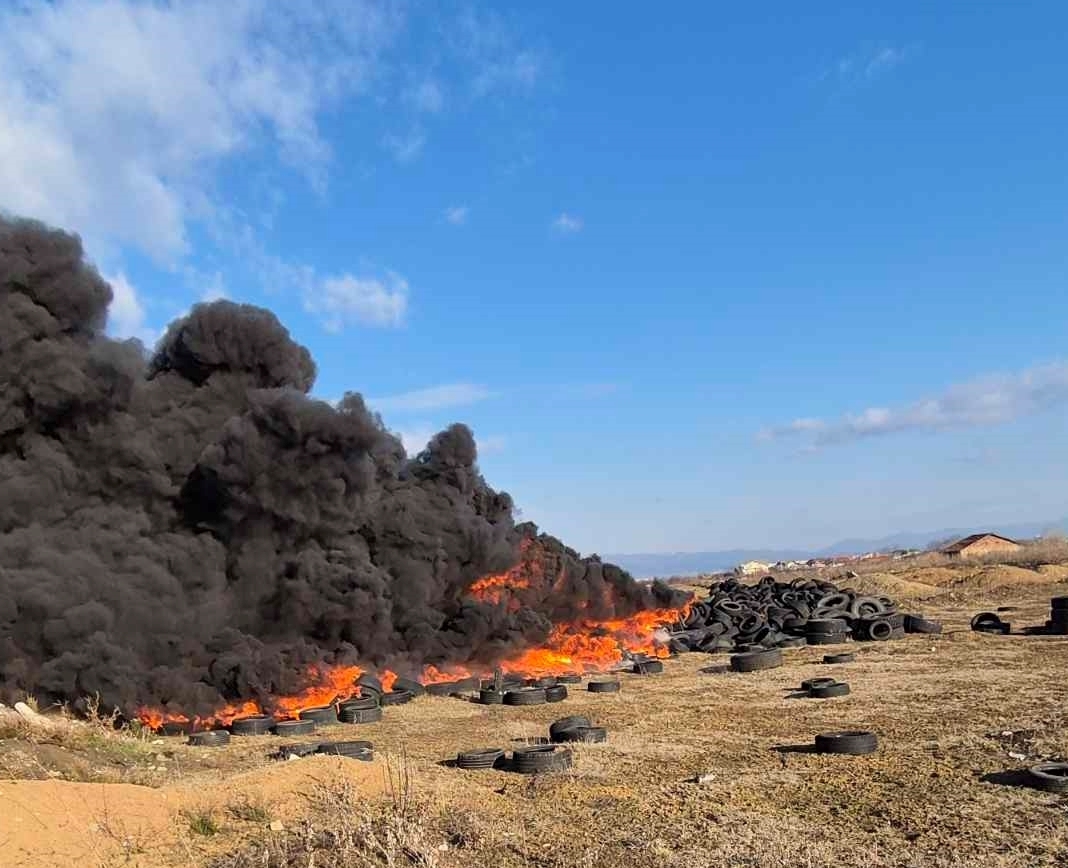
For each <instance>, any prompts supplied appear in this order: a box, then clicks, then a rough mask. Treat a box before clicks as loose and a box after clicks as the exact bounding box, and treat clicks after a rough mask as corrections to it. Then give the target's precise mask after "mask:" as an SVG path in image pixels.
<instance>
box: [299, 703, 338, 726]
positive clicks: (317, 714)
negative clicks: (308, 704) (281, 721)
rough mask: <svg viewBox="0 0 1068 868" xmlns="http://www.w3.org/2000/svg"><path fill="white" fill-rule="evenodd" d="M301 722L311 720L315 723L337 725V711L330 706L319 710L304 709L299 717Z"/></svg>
mask: <svg viewBox="0 0 1068 868" xmlns="http://www.w3.org/2000/svg"><path fill="white" fill-rule="evenodd" d="M298 716H299V717H300V719H301V720H313V721H315V722H316V723H323V724H331V723H337V710H336V709H335V708H334V706H332V705H324V706H321V707H319V708H305V709H304V710H303V711H302V712H301V713H300V714H299V715H298Z"/></svg>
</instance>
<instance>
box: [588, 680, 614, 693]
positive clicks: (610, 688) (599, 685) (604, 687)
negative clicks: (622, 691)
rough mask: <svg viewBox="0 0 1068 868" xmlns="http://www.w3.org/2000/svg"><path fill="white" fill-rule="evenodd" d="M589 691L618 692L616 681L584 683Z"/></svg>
mask: <svg viewBox="0 0 1068 868" xmlns="http://www.w3.org/2000/svg"><path fill="white" fill-rule="evenodd" d="M586 689H587V690H588V691H589V692H590V693H619V682H618V681H591V682H590V683H589V684H587V685H586Z"/></svg>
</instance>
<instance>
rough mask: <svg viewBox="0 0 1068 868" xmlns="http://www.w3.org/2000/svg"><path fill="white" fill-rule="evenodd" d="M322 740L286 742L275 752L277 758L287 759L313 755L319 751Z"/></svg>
mask: <svg viewBox="0 0 1068 868" xmlns="http://www.w3.org/2000/svg"><path fill="white" fill-rule="evenodd" d="M321 743H322V742H318V741H305V742H298V743H297V744H284V745H282V746H281V747H280V748H278V750H277V751H276V752H275V754H274V756H275V759H280V760H287V759H292V758H293V757H301V756H311V755H312V754H313V753H318V751H319V746H320V744H321Z"/></svg>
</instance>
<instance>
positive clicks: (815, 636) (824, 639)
mask: <svg viewBox="0 0 1068 868" xmlns="http://www.w3.org/2000/svg"><path fill="white" fill-rule="evenodd" d="M805 641H806V642H807V643H808V644H809V645H844V644H845V643H846V642H848V641H849V634H848V633H809V634H808V635H807V636H806V637H805Z"/></svg>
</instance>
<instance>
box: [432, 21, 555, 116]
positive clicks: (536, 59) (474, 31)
mask: <svg viewBox="0 0 1068 868" xmlns="http://www.w3.org/2000/svg"><path fill="white" fill-rule="evenodd" d="M449 36H450V43H451V46H452V48H453V50H454V51H455V52H456V54H457V55H458V56H459V57H460V58H461V59H463V60H465V61H466V62H467V63H468V64H469V65H470V67H471V70H472V79H471V89H472V91H473V93H474V95H475V96H476V97H482V96H487V95H488V94H491V93H493V92H494V91H499V90H506V89H517V88H518V89H521V90H527V89H530V88H531V87H533V86H534V84H535V83H536V82H537V81H538V79H539V78H540V77H541V74H542V69H543V67H544V60H543V58H542V55H541V54H540V53H538V52H536V51H534V50H532V49H530V48H527V47H521V46H520V45H519V44H518V43H517V41H516V36H515V34H514V32H513V31H512V29H511V28H510V27H509V26H508V25H507V24H506V23H505V21H504V19H503V18H502V17H501V16H500V15H498V14H496V13H493V12H479V11H476V10H475V9H473V8H471V7H469V8H468V9H467V10H466V11H465V12H464V14H463V15H461V16H460V18H459V20H458V22H457V24H456V26H455V27H453V28H452V29H451V32H450V34H449Z"/></svg>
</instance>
